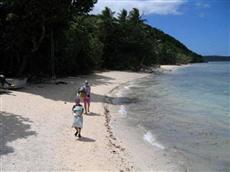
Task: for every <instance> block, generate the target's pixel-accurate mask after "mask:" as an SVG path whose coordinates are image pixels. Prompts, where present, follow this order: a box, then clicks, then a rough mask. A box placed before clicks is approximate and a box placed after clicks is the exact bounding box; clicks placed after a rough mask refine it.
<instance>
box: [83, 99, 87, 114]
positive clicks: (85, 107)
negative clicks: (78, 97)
mask: <svg viewBox="0 0 230 172" xmlns="http://www.w3.org/2000/svg"><path fill="white" fill-rule="evenodd" d="M84 109H85V114H87V104H86V102H84Z"/></svg>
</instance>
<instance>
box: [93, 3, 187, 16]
mask: <svg viewBox="0 0 230 172" xmlns="http://www.w3.org/2000/svg"><path fill="white" fill-rule="evenodd" d="M186 1H187V0H98V2H97V4H96V5H95V7H94V9H93V11H92V13H93V14H99V13H101V11H102V10H104V8H105V7H109V8H110V9H111V10H112V11H115V12H117V13H119V12H120V11H121V10H122V9H126V10H128V11H130V10H132V9H133V8H138V9H139V10H140V13H141V14H144V15H150V14H158V15H168V14H173V15H178V14H181V12H180V11H179V8H180V7H181V5H183V4H184V3H185V2H186Z"/></svg>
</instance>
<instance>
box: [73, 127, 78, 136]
mask: <svg viewBox="0 0 230 172" xmlns="http://www.w3.org/2000/svg"><path fill="white" fill-rule="evenodd" d="M74 128H75V130H76V132H75V134H74V135H75V136H77V134H78V133H79V132H78V128H77V127H74Z"/></svg>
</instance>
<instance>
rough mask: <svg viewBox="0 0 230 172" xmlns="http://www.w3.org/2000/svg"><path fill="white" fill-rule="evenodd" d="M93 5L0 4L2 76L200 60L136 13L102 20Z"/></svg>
mask: <svg viewBox="0 0 230 172" xmlns="http://www.w3.org/2000/svg"><path fill="white" fill-rule="evenodd" d="M95 3H96V0H87V1H85V0H73V1H72V0H55V1H54V0H49V1H47V0H40V1H38V0H21V1H18V0H2V1H0V40H1V41H0V54H1V59H0V66H1V69H0V72H1V73H4V74H6V75H7V76H21V75H41V76H44V75H45V76H51V75H52V76H55V75H56V74H57V75H59V76H64V75H75V74H87V73H90V72H92V71H93V70H95V69H102V68H106V69H116V70H135V71H138V70H139V69H140V68H142V67H145V66H152V65H155V64H184V63H190V62H201V61H202V56H200V55H198V54H196V53H194V52H192V51H190V50H189V49H188V48H187V47H185V46H184V45H183V44H181V43H180V42H179V41H178V40H176V39H175V38H173V37H171V36H169V35H167V34H165V33H163V32H162V31H160V30H158V29H155V28H153V27H151V26H149V25H147V24H145V22H144V20H143V19H142V18H141V16H140V13H139V10H138V9H136V8H134V9H133V10H131V11H130V12H128V11H126V10H122V11H121V12H120V13H119V14H118V16H117V17H115V13H114V12H113V11H111V9H109V8H108V7H106V8H105V9H104V10H103V11H102V13H101V14H100V15H98V16H94V15H88V12H89V11H90V10H92V8H93V6H94V4H95Z"/></svg>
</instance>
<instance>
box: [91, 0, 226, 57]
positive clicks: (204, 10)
mask: <svg viewBox="0 0 230 172" xmlns="http://www.w3.org/2000/svg"><path fill="white" fill-rule="evenodd" d="M106 6H108V7H109V8H110V9H111V10H112V11H114V12H116V14H118V13H119V12H120V11H121V10H122V9H126V10H128V11H130V10H131V9H132V8H138V9H139V10H140V13H141V15H142V18H143V19H145V20H146V21H145V22H146V23H147V24H149V25H151V26H153V27H156V28H158V29H160V30H162V31H163V32H165V33H167V34H169V35H171V36H173V37H174V38H176V39H177V40H179V41H180V42H182V43H183V44H184V45H185V46H187V47H188V48H189V49H190V50H192V51H194V52H196V53H198V54H201V55H222V56H230V0H98V2H97V4H96V5H95V7H94V9H93V11H92V13H94V14H99V13H100V12H101V11H102V10H103V9H104V8H105V7H106Z"/></svg>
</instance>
